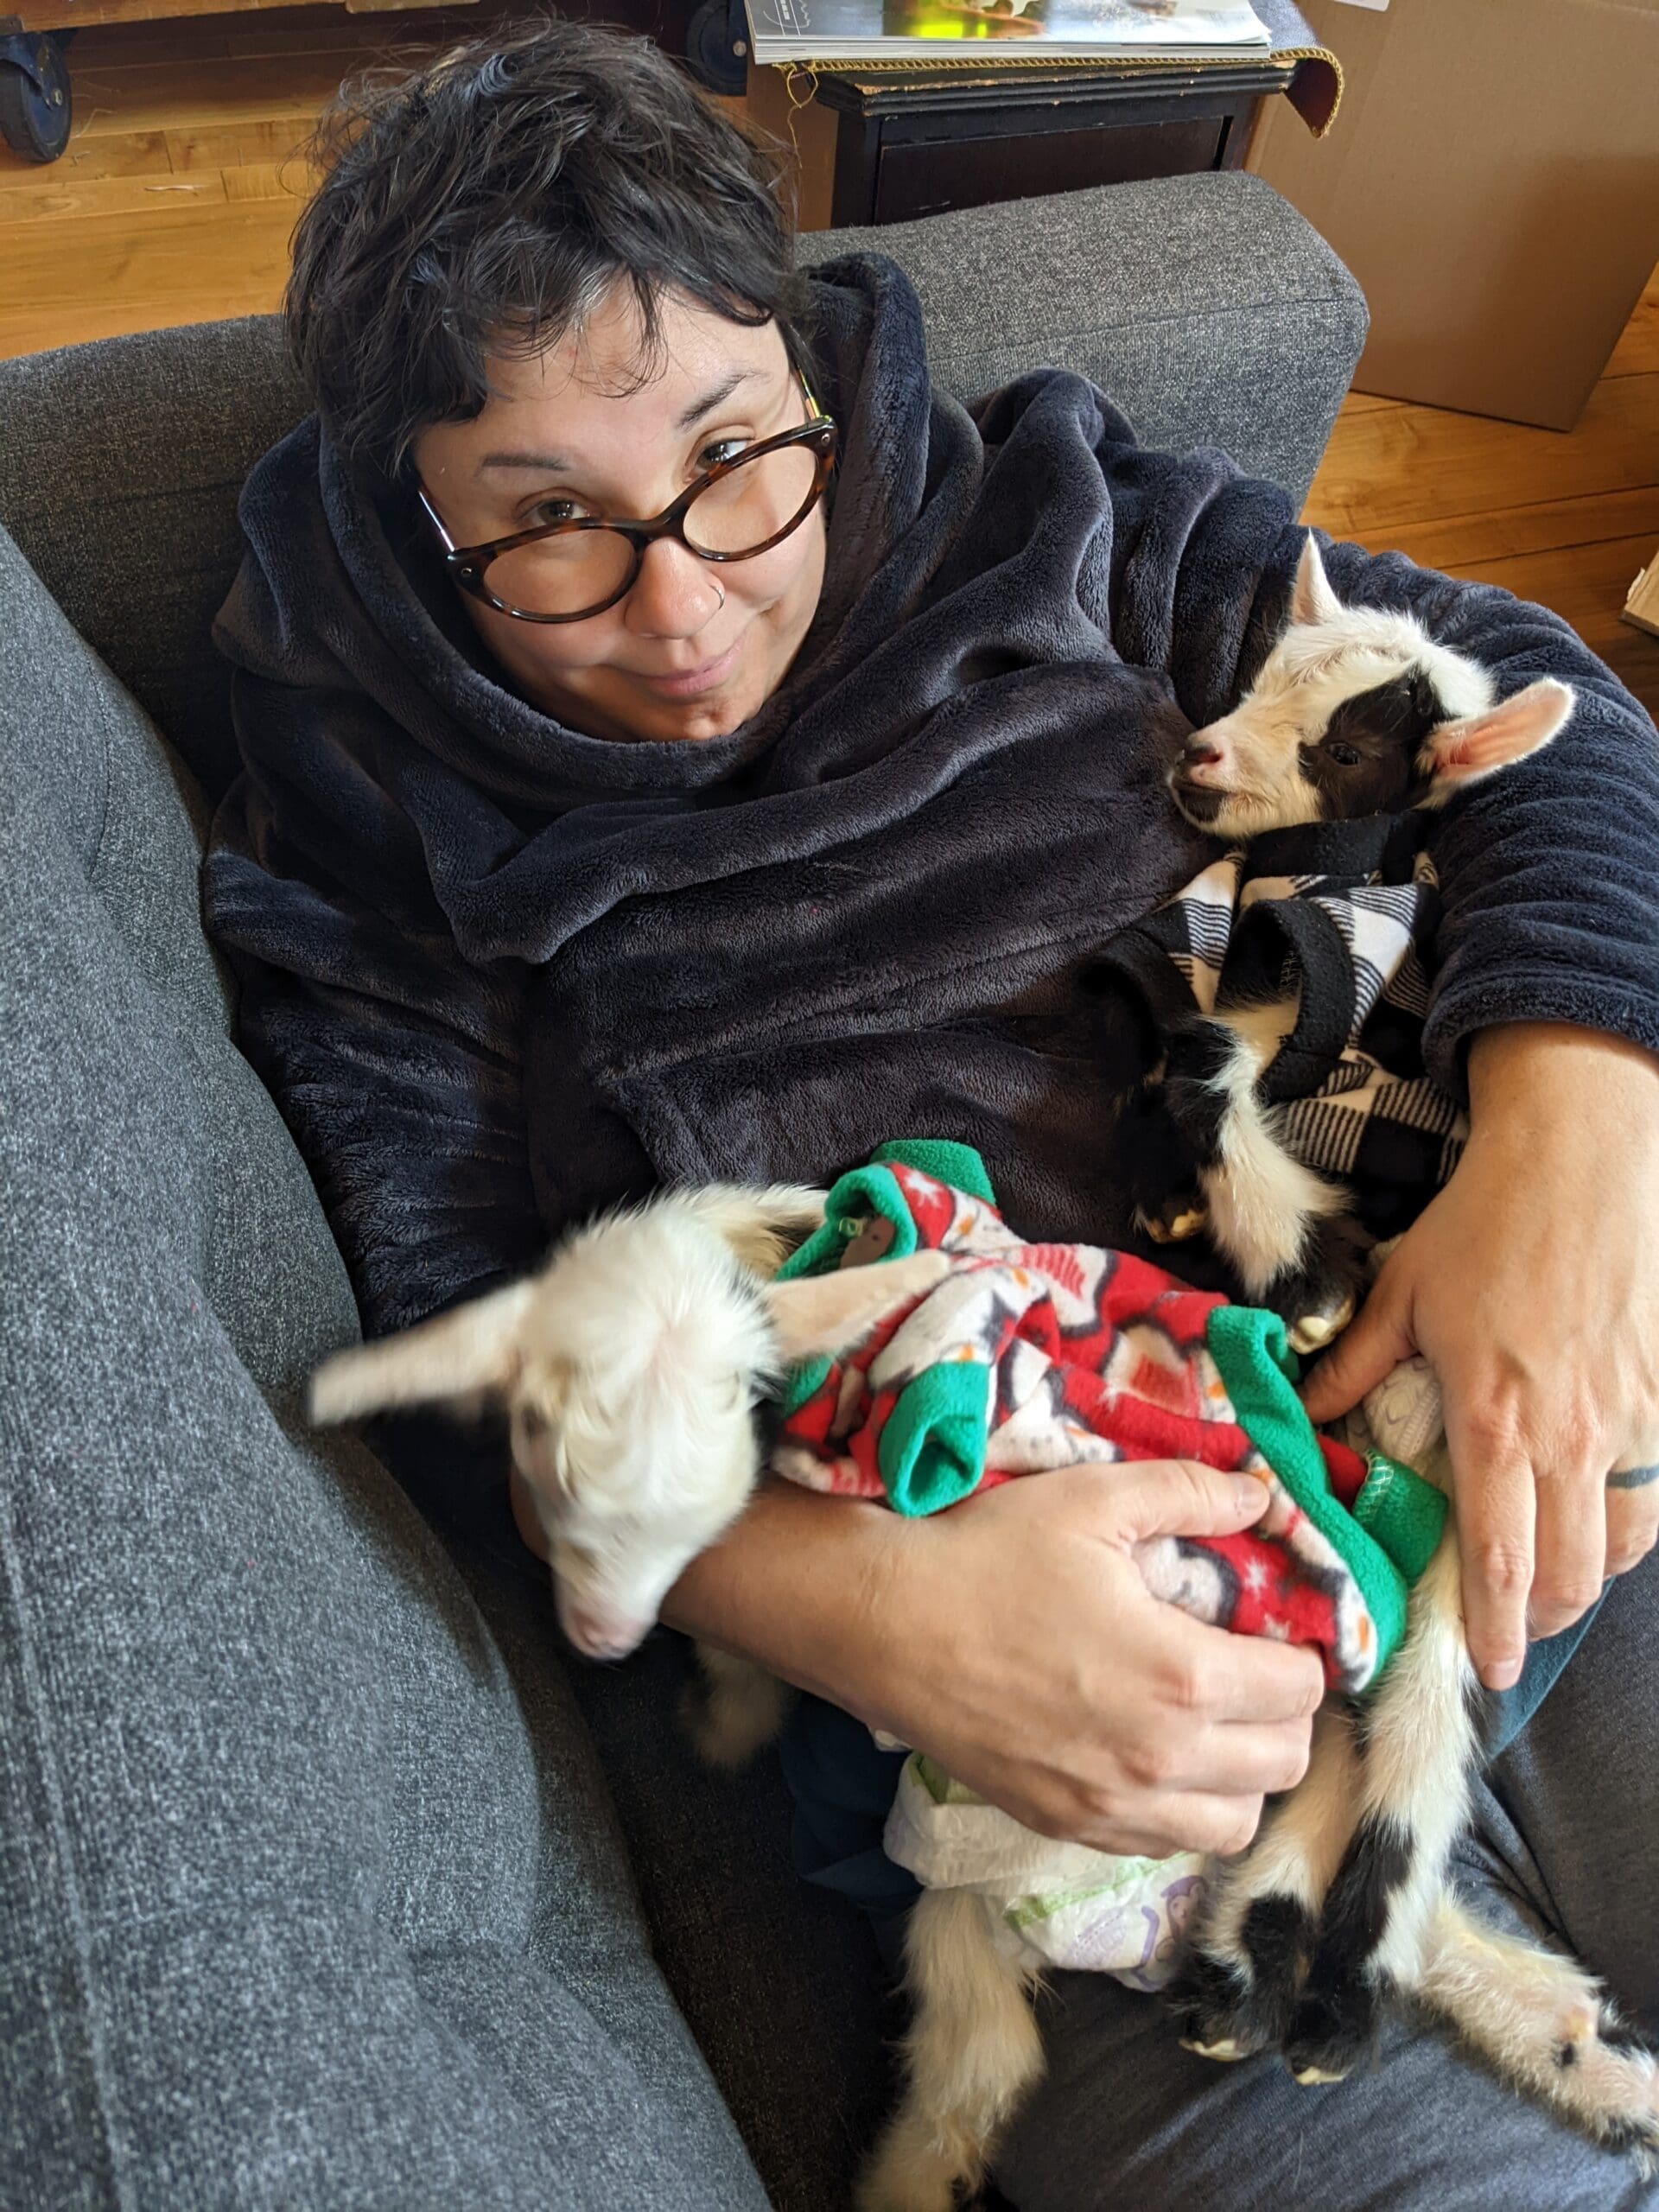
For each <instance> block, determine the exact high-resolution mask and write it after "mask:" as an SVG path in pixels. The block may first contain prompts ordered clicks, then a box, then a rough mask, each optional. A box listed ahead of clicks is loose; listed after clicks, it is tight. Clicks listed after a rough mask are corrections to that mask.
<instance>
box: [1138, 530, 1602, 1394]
mask: <svg viewBox="0 0 1659 2212" xmlns="http://www.w3.org/2000/svg"><path fill="white" fill-rule="evenodd" d="M1572 708H1573V694H1572V692H1571V691H1570V690H1568V689H1567V686H1566V685H1565V684H1563V683H1556V682H1555V681H1554V679H1553V678H1551V677H1545V678H1543V679H1542V680H1541V681H1540V682H1538V683H1532V684H1529V685H1528V686H1527V688H1526V689H1525V690H1522V691H1518V692H1516V693H1515V694H1514V695H1513V696H1511V697H1510V698H1508V699H1505V700H1503V702H1498V703H1495V702H1494V699H1493V686H1492V681H1491V677H1490V676H1489V675H1488V674H1487V672H1486V671H1485V670H1484V669H1483V668H1480V667H1479V666H1478V665H1477V664H1475V663H1474V662H1472V661H1471V660H1469V659H1468V658H1465V656H1464V655H1463V654H1461V653H1459V652H1453V651H1452V649H1451V648H1450V647H1449V646H1446V645H1438V644H1436V643H1435V642H1434V641H1433V639H1431V638H1429V637H1428V636H1427V633H1426V632H1424V631H1423V630H1422V629H1421V627H1420V626H1419V625H1418V624H1417V623H1416V622H1415V621H1414V620H1413V619H1412V617H1411V616H1410V615H1408V614H1406V613H1402V612H1401V611H1399V610H1398V609H1395V608H1383V607H1344V606H1343V604H1342V603H1341V601H1339V600H1338V597H1337V595H1336V594H1335V592H1334V591H1333V590H1332V588H1331V585H1330V582H1329V581H1328V580H1327V578H1326V576H1325V568H1324V564H1323V563H1322V562H1321V561H1320V558H1319V548H1318V546H1317V544H1316V543H1315V542H1314V540H1313V537H1312V536H1311V535H1310V536H1309V537H1308V538H1307V540H1306V543H1305V545H1304V547H1303V550H1302V555H1301V559H1300V564H1299V566H1298V569H1297V573H1296V580H1295V585H1294V591H1293V594H1292V601H1291V609H1290V620H1289V623H1288V625H1287V628H1286V629H1285V632H1284V633H1283V635H1282V636H1281V638H1280V639H1279V641H1278V643H1277V644H1276V645H1274V649H1273V651H1272V652H1270V653H1269V655H1268V658H1267V660H1266V661H1265V663H1264V664H1263V665H1262V670H1261V672H1260V673H1259V675H1258V676H1257V677H1256V678H1255V683H1253V684H1252V685H1251V686H1250V689H1249V691H1248V692H1247V693H1246V694H1245V696H1244V697H1243V699H1242V700H1241V701H1240V702H1239V704H1238V705H1237V706H1236V708H1235V709H1234V710H1233V711H1232V713H1231V714H1230V715H1224V717H1223V718H1222V720H1221V721H1217V722H1212V723H1211V724H1210V726H1209V727H1208V728H1205V729H1200V730H1197V731H1195V732H1194V733H1193V734H1192V737H1191V738H1190V739H1189V740H1188V741H1187V743H1186V746H1185V751H1184V752H1183V753H1182V755H1181V758H1180V760H1179V761H1178V762H1177V764H1176V765H1175V766H1174V767H1173V769H1172V771H1171V772H1170V777H1169V784H1170V790H1171V793H1172V795H1173V798H1174V800H1175V804H1177V806H1178V807H1179V809H1180V810H1181V811H1182V813H1183V814H1185V816H1186V817H1187V818H1188V819H1189V820H1190V821H1191V822H1192V823H1195V824H1197V825H1198V827H1199V828H1201V829H1210V830H1212V831H1214V832H1216V833H1217V835H1219V836H1225V837H1229V838H1231V839H1233V840H1235V841H1236V842H1237V843H1238V844H1240V845H1248V844H1249V843H1250V842H1252V841H1254V840H1255V839H1257V838H1260V837H1262V836H1264V835H1265V834H1266V833H1268V832H1277V833H1281V834H1280V835H1278V836H1275V837H1274V840H1273V845H1272V848H1271V849H1272V852H1273V855H1274V857H1273V860H1272V861H1271V862H1270V863H1268V875H1269V877H1271V878H1274V879H1278V880H1276V881H1274V882H1272V883H1271V884H1263V883H1262V881H1261V880H1256V881H1255V882H1252V883H1250V884H1249V887H1248V890H1247V892H1246V894H1245V896H1246V899H1247V900H1248V899H1256V898H1260V897H1262V894H1263V893H1264V892H1265V893H1267V895H1268V897H1269V898H1276V899H1290V898H1292V897H1294V894H1295V893H1296V892H1297V890H1298V889H1299V888H1300V887H1301V884H1300V883H1299V880H1298V876H1297V874H1296V873H1295V872H1296V871H1297V870H1298V869H1299V868H1301V869H1305V870H1313V869H1317V868H1318V866H1319V863H1318V861H1313V860H1309V859H1308V858H1307V857H1306V855H1307V854H1308V852H1309V850H1310V849H1317V848H1318V846H1319V838H1318V836H1317V833H1315V832H1313V828H1312V825H1315V824H1319V823H1358V822H1360V821H1362V820H1363V819H1365V818H1367V817H1379V816H1399V815H1402V814H1404V813H1406V812H1408V810H1413V809H1426V808H1432V807H1437V806H1440V805H1442V804H1445V802H1446V800H1447V799H1448V798H1451V797H1452V795H1453V794H1454V793H1455V792H1457V791H1461V790H1462V789H1464V788H1465V786H1466V785H1470V784H1471V783H1474V782H1475V781H1477V780H1478V779H1481V778H1484V777H1486V776H1490V775H1492V774H1494V773H1495V772H1497V771H1498V770H1499V769H1501V768H1503V767H1505V766H1508V765H1509V764H1510V762H1513V761H1516V760H1523V759H1525V758H1526V757H1527V756H1528V755H1529V753H1535V752H1537V751H1538V750H1539V749H1540V748H1541V747H1543V746H1545V745H1547V744H1548V743H1549V741H1550V740H1551V739H1552V738H1553V737H1554V736H1555V734H1556V733H1557V732H1558V731H1559V730H1560V728H1561V727H1562V726H1563V724H1564V723H1565V722H1566V721H1567V716H1568V715H1569V714H1570V713H1571V712H1572ZM1304 826H1306V827H1307V829H1308V831H1309V836H1307V837H1304V838H1301V839H1300V840H1299V839H1298V838H1297V837H1296V836H1294V835H1291V836H1285V835H1283V834H1282V833H1286V832H1292V833H1294V832H1295V831H1297V830H1298V829H1300V828H1303V827H1304ZM1266 849H1267V848H1262V850H1266ZM1299 849H1300V855H1302V857H1300V858H1299V856H1298V855H1299ZM1429 880H1431V881H1432V875H1431V876H1430V878H1429ZM1302 881H1304V882H1305V881H1306V876H1304V877H1303V878H1302ZM1204 883H1205V879H1200V883H1199V885H1198V886H1194V887H1192V892H1191V893H1188V894H1186V896H1187V897H1188V898H1189V899H1193V900H1194V903H1193V906H1192V911H1194V912H1198V913H1199V914H1200V915H1201V916H1202V919H1201V921H1200V923H1199V925H1198V926H1199V927H1200V929H1201V930H1202V931H1203V932H1204V933H1205V936H1206V937H1209V936H1211V935H1213V934H1214V933H1215V932H1217V931H1219V930H1222V929H1224V927H1225V919H1224V917H1219V916H1217V914H1216V913H1215V912H1214V910H1213V908H1206V907H1205V906H1204V905H1203V903H1202V902H1200V901H1198V899H1195V898H1194V894H1196V893H1198V892H1199V891H1200V889H1201V887H1203V885H1204ZM1403 895H1404V896H1405V897H1407V898H1410V897H1411V896H1413V895H1414V887H1406V888H1405V890H1404V893H1403ZM1365 903H1366V899H1365V894H1364V893H1363V892H1362V893H1359V894H1358V896H1357V899H1356V900H1355V908H1354V909H1351V912H1353V911H1355V910H1356V909H1357V907H1358V906H1361V905H1363V904H1365ZM1385 904H1386V902H1385V901H1383V900H1381V899H1379V900H1377V901H1376V905H1385ZM1374 915H1375V906H1373V910H1372V913H1371V914H1368V915H1367V917H1366V919H1367V920H1368V921H1369V922H1370V925H1371V926H1374V927H1382V928H1383V929H1386V923H1383V922H1380V921H1378V920H1376V919H1375V918H1374ZM1240 919H1241V926H1242V925H1243V910H1241V918H1240ZM1137 934H1139V933H1138V932H1135V931H1131V932H1128V933H1127V936H1128V938H1134V937H1135V936H1136V935H1137ZM1194 950H1195V951H1197V950H1201V948H1197V947H1195V948H1194ZM1363 951H1364V948H1363V947H1362V946H1359V945H1356V946H1355V947H1353V948H1352V963H1353V966H1354V967H1355V968H1357V967H1359V966H1360V964H1361V963H1362V959H1363ZM1111 958H1112V948H1110V947H1109V948H1108V951H1107V959H1108V963H1110V961H1111ZM1207 972H1211V973H1213V969H1210V970H1209V971H1207ZM1348 1011H1349V1009H1346V1008H1344V1009H1342V1010H1341V1012H1342V1013H1343V1014H1344V1015H1345V1014H1346V1013H1347V1012H1348ZM1299 1014H1300V1007H1299V1005H1298V1002H1297V1000H1296V998H1295V997H1294V995H1289V996H1287V995H1286V994H1285V993H1284V991H1283V989H1282V988H1281V986H1280V982H1279V978H1278V976H1277V975H1276V974H1273V975H1268V976H1262V975H1261V974H1259V973H1250V974H1249V978H1248V981H1247V982H1245V983H1243V985H1240V983H1239V982H1237V980H1236V966H1230V967H1228V968H1224V969H1222V970H1221V974H1220V979H1219V985H1218V989H1217V1001H1216V1003H1215V1004H1214V1006H1213V1007H1205V1006H1204V1005H1203V1004H1202V1003H1201V1002H1200V994H1199V990H1198V985H1197V983H1196V982H1195V985H1194V991H1193V1000H1192V1005H1191V1007H1190V1008H1189V1010H1188V1011H1187V1012H1186V1013H1185V1014H1182V1015H1179V1016H1177V1017H1175V1018H1174V1019H1173V1020H1168V1019H1166V1020H1164V1021H1162V1022H1161V1024H1160V1034H1158V1035H1157V1036H1156V1037H1155V1039H1152V1040H1151V1043H1150V1051H1149V1054H1148V1057H1154V1058H1156V1060H1157V1063H1158V1065H1157V1068H1156V1071H1155V1074H1156V1079H1155V1080H1154V1081H1153V1082H1150V1083H1148V1084H1145V1085H1144V1086H1143V1087H1142V1089H1141V1091H1140V1093H1139V1094H1138V1096H1136V1097H1135V1098H1134V1099H1133V1100H1132V1102H1131V1103H1130V1106H1129V1109H1128V1112H1127V1113H1126V1116H1125V1118H1124V1122H1123V1123H1122V1127H1121V1128H1120V1131H1119V1137H1118V1141H1119V1143H1120V1145H1121V1146H1122V1150H1123V1153H1124V1154H1125V1158H1126V1164H1127V1166H1128V1173H1129V1177H1130V1182H1131V1187H1132V1190H1133V1194H1134V1197H1135V1202H1136V1208H1137V1212H1138V1216H1139V1217H1140V1219H1141V1224H1142V1226H1143V1227H1144V1228H1145V1229H1146V1230H1147V1233H1148V1234H1149V1235H1151V1236H1153V1237H1154V1239H1156V1240H1157V1241H1158V1242H1160V1243H1171V1242H1178V1241H1180V1240H1182V1239H1185V1238H1187V1237H1191V1236H1195V1235H1197V1234H1198V1232H1199V1231H1200V1230H1208V1233H1209V1237H1210V1240H1211V1243H1212V1244H1213V1246H1214V1247H1215V1249H1217V1251H1218V1252H1219V1253H1220V1254H1221V1255H1223V1257H1224V1259H1226V1261H1227V1262H1229V1263H1230V1267H1231V1269H1232V1272H1233V1274H1234V1275H1235V1277H1236V1282H1237V1287H1238V1288H1239V1289H1240V1290H1241V1291H1242V1292H1243V1295H1244V1297H1245V1298H1246V1299H1248V1300H1249V1302H1250V1303H1251V1304H1253V1305H1262V1306H1270V1307H1272V1308H1273V1310H1274V1312H1276V1313H1281V1314H1282V1315H1283V1317H1284V1319H1285V1320H1286V1322H1287V1325H1288V1326H1289V1330H1290V1337H1291V1342H1292V1344H1294V1346H1295V1348H1296V1350H1297V1351H1305V1352H1306V1351H1317V1350H1319V1348H1320V1347H1321V1346H1323V1345H1325V1344H1328V1343H1329V1342H1330V1341H1331V1339H1332V1337H1334V1336H1335V1335H1336V1333H1337V1332H1338V1330H1339V1329H1341V1328H1342V1327H1343V1326H1344V1325H1345V1324H1346V1322H1347V1321H1348V1319H1350V1317H1351V1314H1352V1313H1353V1310H1354V1305H1355V1300H1356V1296H1357V1291H1358V1288H1359V1287H1360V1285H1361V1284H1362V1282H1363V1246H1364V1243H1365V1241H1366V1240H1365V1239H1364V1238H1363V1236H1360V1235H1359V1234H1358V1233H1357V1228H1356V1224H1355V1222H1354V1220H1353V1208H1352V1205H1351V1194H1350V1192H1348V1191H1347V1190H1345V1189H1344V1187H1343V1185H1342V1183H1341V1181H1340V1180H1339V1179H1336V1178H1334V1177H1333V1176H1332V1175H1331V1174H1330V1173H1320V1172H1319V1166H1318V1163H1317V1162H1315V1161H1314V1160H1310V1159H1309V1158H1307V1157H1306V1156H1304V1154H1305V1151H1306V1147H1300V1148H1299V1147H1298V1145H1297V1143H1296V1141H1295V1139H1294V1133H1293V1129H1292V1127H1291V1124H1292V1123H1293V1122H1294V1121H1296V1119H1297V1116H1295V1114H1294V1113H1293V1112H1292V1111H1291V1110H1290V1109H1288V1108H1287V1104H1286V1103H1284V1087H1283V1086H1282V1085H1281V1086H1280V1087H1279V1089H1280V1102H1281V1103H1276V1104H1269V1103H1266V1102H1265V1100H1264V1097H1263V1090H1264V1088H1265V1084H1264V1077H1267V1076H1268V1071H1269V1070H1271V1069H1272V1067H1273V1064H1274V1060H1275V1058H1277V1057H1278V1055H1279V1053H1280V1052H1281V1046H1283V1045H1284V1043H1285V1040H1286V1039H1287V1037H1289V1036H1290V1034H1291V1033H1292V1031H1293V1030H1294V1029H1295V1027H1296V1026H1297V1023H1298V1019H1299ZM1321 1019H1323V1016H1321ZM1343 1061H1344V1065H1342V1066H1341V1067H1340V1068H1339V1069H1338V1071H1335V1074H1334V1076H1333V1078H1332V1082H1331V1084H1330V1085H1329V1088H1328V1095H1329V1096H1331V1097H1332V1099H1333V1100H1334V1101H1336V1102H1338V1103H1339V1104H1340V1106H1341V1107H1342V1109H1343V1111H1342V1113H1340V1114H1338V1116H1336V1117H1335V1118H1336V1119H1337V1120H1338V1121H1342V1120H1344V1119H1345V1120H1346V1122H1347V1123H1348V1125H1349V1126H1350V1127H1351V1126H1352V1124H1353V1120H1354V1116H1355V1112H1356V1108H1357V1105H1358V1104H1359V1103H1361V1102H1360V1101H1358V1100H1357V1097H1356V1090H1357V1089H1358V1090H1368V1091H1369V1092H1370V1094H1371V1095H1372V1096H1378V1097H1380V1096H1382V1094H1383V1092H1384V1091H1385V1090H1388V1089H1389V1086H1390V1085H1393V1084H1395V1082H1396V1076H1395V1074H1394V1073H1391V1072H1390V1071H1389V1069H1387V1068H1385V1067H1383V1066H1380V1065H1377V1064H1376V1060H1375V1058H1373V1057H1371V1056H1369V1055H1368V1054H1367V1052H1366V1044H1365V1038H1364V1035H1363V1034H1361V1035H1360V1036H1359V1037H1358V1038H1357V1039H1354V1040H1352V1042H1351V1046H1350V1049H1349V1050H1347V1051H1346V1052H1344V1054H1343ZM1287 1065H1288V1063H1287ZM1417 1088H1418V1096H1419V1097H1420V1098H1421V1096H1422V1094H1424V1093H1426V1092H1428V1091H1429V1090H1430V1087H1429V1086H1427V1085H1426V1084H1421V1082H1420V1083H1419V1084H1418V1087H1417ZM1319 1095H1320V1096H1325V1095H1327V1093H1320V1094H1319ZM1393 1095H1394V1096H1395V1098H1396V1099H1398V1098H1402V1097H1403V1096H1405V1094H1404V1093H1402V1092H1401V1091H1399V1090H1395V1091H1394V1094H1393ZM1301 1096H1302V1094H1300V1093H1299V1094H1297V1103H1300V1097H1301ZM1433 1098H1434V1099H1435V1100H1436V1101H1437V1102H1438V1106H1439V1108H1440V1109H1443V1110H1444V1115H1445V1123H1446V1128H1448V1129H1450V1128H1452V1109H1451V1108H1450V1105H1449V1103H1448V1102H1445V1101H1443V1100H1440V1095H1439V1094H1438V1093H1433ZM1300 1118H1301V1123H1302V1125H1303V1126H1306V1125H1308V1124H1309V1122H1310V1120H1311V1119H1312V1117H1310V1116H1308V1115H1307V1114H1306V1111H1304V1112H1303V1114H1302V1116H1301V1117H1300ZM1429 1195H1431V1192H1429V1191H1428V1190H1424V1191H1422V1192H1421V1193H1418V1192H1411V1193H1408V1197H1409V1198H1412V1199H1413V1200H1414V1202H1415V1206H1417V1207H1420V1206H1421V1203H1422V1201H1423V1200H1424V1199H1426V1198H1427V1197H1428V1196H1429Z"/></svg>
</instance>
